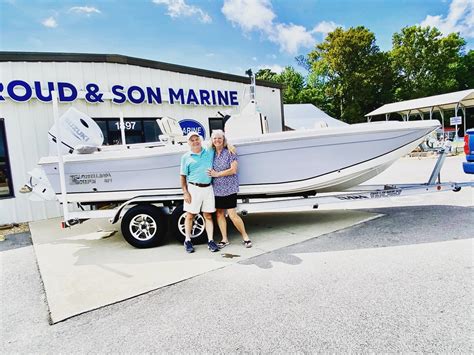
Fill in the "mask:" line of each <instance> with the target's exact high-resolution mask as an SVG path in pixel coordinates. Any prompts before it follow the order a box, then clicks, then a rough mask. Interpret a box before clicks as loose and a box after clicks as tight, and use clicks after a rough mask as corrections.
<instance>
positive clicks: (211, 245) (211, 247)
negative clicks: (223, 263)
mask: <svg viewBox="0 0 474 355" xmlns="http://www.w3.org/2000/svg"><path fill="white" fill-rule="evenodd" d="M207 247H208V248H209V250H210V251H212V252H216V251H218V250H219V247H218V246H217V244H216V242H214V241H213V240H210V241H209V242H207Z"/></svg>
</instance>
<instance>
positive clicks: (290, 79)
mask: <svg viewBox="0 0 474 355" xmlns="http://www.w3.org/2000/svg"><path fill="white" fill-rule="evenodd" d="M276 80H277V82H279V83H280V84H283V86H284V87H283V103H285V104H297V103H300V100H299V94H300V92H301V91H302V90H303V88H304V86H305V80H304V77H303V75H301V74H300V73H299V72H297V71H296V70H295V69H294V68H293V67H291V66H288V67H286V68H285V69H284V70H283V71H282V72H281V73H280V74H279V75H278V76H277V79H276Z"/></svg>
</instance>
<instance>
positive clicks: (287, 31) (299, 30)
mask: <svg viewBox="0 0 474 355" xmlns="http://www.w3.org/2000/svg"><path fill="white" fill-rule="evenodd" d="M269 39H270V40H271V41H272V42H275V43H278V44H279V45H280V50H281V51H283V52H287V53H290V54H296V53H298V50H299V48H300V47H306V48H309V47H311V46H313V45H314V44H315V43H316V40H315V39H314V38H313V36H311V33H309V32H308V31H307V30H306V28H305V27H303V26H299V25H293V24H292V23H290V24H289V25H286V24H284V23H279V24H277V25H276V26H275V33H274V34H272V35H270V37H269Z"/></svg>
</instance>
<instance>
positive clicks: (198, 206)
mask: <svg viewBox="0 0 474 355" xmlns="http://www.w3.org/2000/svg"><path fill="white" fill-rule="evenodd" d="M188 191H189V194H190V195H191V203H186V201H184V206H183V209H184V210H185V211H186V212H189V213H192V214H198V213H199V212H207V213H214V212H216V207H215V201H214V189H213V188H212V185H209V186H207V187H199V186H196V185H191V184H188Z"/></svg>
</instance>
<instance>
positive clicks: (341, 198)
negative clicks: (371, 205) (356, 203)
mask: <svg viewBox="0 0 474 355" xmlns="http://www.w3.org/2000/svg"><path fill="white" fill-rule="evenodd" d="M336 198H338V199H339V200H363V199H366V198H368V197H367V196H364V195H350V196H336Z"/></svg>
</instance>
